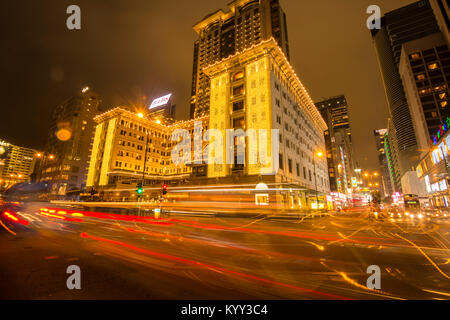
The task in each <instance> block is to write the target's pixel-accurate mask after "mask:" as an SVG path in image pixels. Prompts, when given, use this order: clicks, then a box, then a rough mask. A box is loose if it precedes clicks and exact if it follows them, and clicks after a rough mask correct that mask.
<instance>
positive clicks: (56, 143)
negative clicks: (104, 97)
mask: <svg viewBox="0 0 450 320" xmlns="http://www.w3.org/2000/svg"><path fill="white" fill-rule="evenodd" d="M99 104H100V99H99V96H98V95H97V94H96V93H95V92H93V91H91V90H90V89H89V88H88V87H86V88H84V89H83V90H82V91H81V92H80V93H79V94H78V95H76V96H74V97H72V98H70V99H68V100H67V101H65V102H63V103H62V104H61V105H59V106H58V107H57V108H55V110H54V112H53V118H52V124H51V127H50V130H49V136H48V138H47V143H46V146H45V150H44V155H45V157H43V159H42V161H41V165H40V166H41V168H40V173H39V177H38V180H40V181H42V182H49V183H51V184H52V193H53V194H58V195H65V194H66V192H67V191H70V190H76V189H79V190H82V189H84V187H85V184H86V176H87V163H88V161H89V155H90V153H89V147H90V145H91V143H92V136H93V129H94V120H93V118H94V116H95V115H97V114H98V112H99V111H98V107H99Z"/></svg>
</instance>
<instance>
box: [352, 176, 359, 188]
mask: <svg viewBox="0 0 450 320" xmlns="http://www.w3.org/2000/svg"><path fill="white" fill-rule="evenodd" d="M357 186H358V178H356V177H352V187H353V188H356V187H357Z"/></svg>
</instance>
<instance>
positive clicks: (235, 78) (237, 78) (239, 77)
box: [233, 71, 244, 81]
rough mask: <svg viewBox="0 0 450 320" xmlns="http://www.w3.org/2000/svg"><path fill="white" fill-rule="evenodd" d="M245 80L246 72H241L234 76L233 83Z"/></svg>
mask: <svg viewBox="0 0 450 320" xmlns="http://www.w3.org/2000/svg"><path fill="white" fill-rule="evenodd" d="M243 78H244V72H242V71H239V72H236V73H235V74H234V76H233V81H238V80H241V79H243Z"/></svg>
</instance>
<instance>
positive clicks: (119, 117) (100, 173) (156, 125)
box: [87, 107, 208, 201]
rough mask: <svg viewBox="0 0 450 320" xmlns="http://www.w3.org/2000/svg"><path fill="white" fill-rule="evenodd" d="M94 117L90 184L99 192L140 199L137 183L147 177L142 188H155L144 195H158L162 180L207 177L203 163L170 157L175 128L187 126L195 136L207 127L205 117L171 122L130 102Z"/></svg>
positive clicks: (110, 197)
mask: <svg viewBox="0 0 450 320" xmlns="http://www.w3.org/2000/svg"><path fill="white" fill-rule="evenodd" d="M94 121H95V122H96V127H95V134H94V141H93V145H92V149H91V157H90V161H89V171H88V177H87V188H88V189H90V188H94V189H95V190H96V191H100V192H101V193H102V196H103V198H107V199H109V200H111V199H113V200H120V201H122V200H132V199H133V197H134V198H136V193H135V192H134V190H135V188H136V186H137V184H138V183H140V182H143V187H144V188H146V189H148V188H149V189H148V190H151V188H152V187H154V188H155V190H154V191H153V192H150V193H148V192H146V194H145V195H146V199H152V198H156V197H157V196H158V195H159V191H160V187H161V185H162V184H163V183H168V184H171V185H172V184H173V183H174V184H179V183H184V182H186V180H187V179H189V178H190V177H191V176H200V177H201V176H206V168H205V166H197V167H192V166H188V164H187V163H185V164H180V165H176V164H174V163H173V162H172V157H171V152H172V149H173V146H174V144H173V142H172V140H171V137H172V133H173V132H174V131H175V130H177V129H185V130H187V131H189V133H190V134H191V136H192V137H193V135H194V130H199V131H200V133H201V131H203V132H204V131H206V130H207V129H208V127H207V126H208V121H207V118H199V119H195V120H190V121H178V122H175V123H171V124H169V125H167V124H165V123H164V122H161V121H157V120H155V119H153V117H152V115H151V113H150V114H149V115H148V116H141V117H140V116H139V115H138V114H137V113H135V112H131V111H129V110H127V108H126V107H117V108H114V109H112V110H109V111H106V112H104V113H103V114H100V115H98V116H96V117H95V118H94ZM195 122H198V123H200V122H201V125H200V127H195V126H194V125H195ZM192 141H194V139H193V138H192ZM146 149H147V150H146ZM192 151H194V150H192ZM201 151H202V150H200V152H201ZM130 189H132V191H131V192H130Z"/></svg>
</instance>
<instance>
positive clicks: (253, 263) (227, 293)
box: [0, 203, 450, 300]
mask: <svg viewBox="0 0 450 320" xmlns="http://www.w3.org/2000/svg"><path fill="white" fill-rule="evenodd" d="M5 208H6V209H5ZM4 210H6V212H8V213H9V214H10V215H9V216H8V215H5V214H4ZM2 213H3V214H2V215H1V221H2V226H0V243H1V246H0V255H1V257H2V260H1V262H0V299H233V300H234V299H275V300H277V299H292V300H300V299H333V300H341V299H395V300H397V299H449V297H450V279H449V275H450V254H449V249H448V247H449V241H448V239H449V232H450V224H449V221H450V220H448V218H446V217H445V218H444V217H443V216H440V217H429V218H425V219H420V220H418V219H416V220H413V219H410V218H409V217H406V216H403V217H396V216H394V217H390V218H385V219H383V220H369V219H368V213H367V211H365V210H360V211H358V212H351V213H332V214H330V215H329V216H324V217H315V218H314V219H311V218H310V217H303V218H301V219H277V218H276V217H266V216H264V217H257V218H253V219H250V218H227V217H214V216H205V217H198V216H190V215H170V216H165V215H163V216H162V217H161V218H160V219H155V218H154V217H153V216H152V215H147V216H129V215H121V214H112V213H100V212H89V211H82V210H81V209H75V208H68V207H62V206H59V207H58V206H54V205H51V204H48V203H29V204H16V205H14V206H8V207H4V208H3V210H2ZM70 265H77V266H79V267H80V270H81V289H80V290H76V289H75V290H69V289H68V288H67V286H66V281H67V278H68V277H69V276H70V274H67V273H66V270H67V268H68V267H69V266H70ZM372 265H376V266H379V267H380V269H381V289H380V290H372V289H368V288H367V286H366V281H367V279H368V278H369V277H370V275H371V274H368V273H367V268H368V267H369V266H372Z"/></svg>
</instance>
